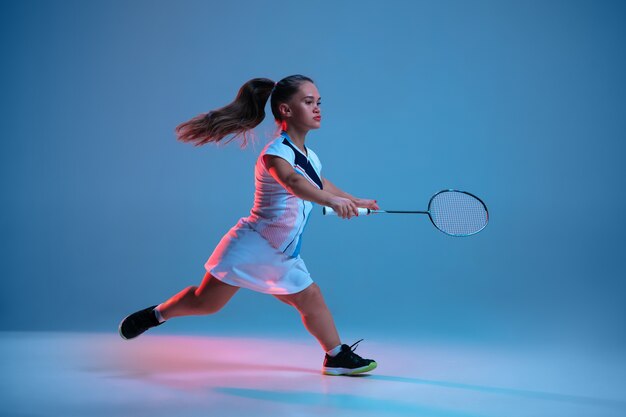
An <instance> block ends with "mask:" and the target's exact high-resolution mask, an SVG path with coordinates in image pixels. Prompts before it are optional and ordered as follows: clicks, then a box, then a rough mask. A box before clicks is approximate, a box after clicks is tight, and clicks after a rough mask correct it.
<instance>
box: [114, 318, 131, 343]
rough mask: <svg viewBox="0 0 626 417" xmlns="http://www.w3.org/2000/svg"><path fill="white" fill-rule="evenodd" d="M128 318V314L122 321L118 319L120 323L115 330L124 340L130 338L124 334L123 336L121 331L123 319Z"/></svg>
mask: <svg viewBox="0 0 626 417" xmlns="http://www.w3.org/2000/svg"><path fill="white" fill-rule="evenodd" d="M127 318H128V316H126V317H124V319H123V320H122V321H120V324H119V325H118V326H117V331H118V333H119V334H120V336H121V338H122V339H124V340H130V339H132V337H131V338H128V337H126V336H124V334H123V333H122V324H124V321H126V319H127Z"/></svg>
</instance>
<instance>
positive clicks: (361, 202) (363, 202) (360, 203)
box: [322, 178, 380, 210]
mask: <svg viewBox="0 0 626 417" xmlns="http://www.w3.org/2000/svg"><path fill="white" fill-rule="evenodd" d="M322 184H323V185H324V191H328V192H329V193H331V194H334V195H336V196H339V197H343V198H347V199H350V200H351V201H352V202H353V203H354V204H356V206H357V207H364V208H369V209H372V210H380V208H379V207H378V204H377V203H376V200H369V199H366V198H358V197H354V196H353V195H350V194H348V193H346V192H345V191H343V190H341V189H339V188H338V187H337V186H336V185H335V184H333V183H332V182H330V181H329V180H328V179H326V178H322Z"/></svg>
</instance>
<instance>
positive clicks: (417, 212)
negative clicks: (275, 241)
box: [322, 188, 489, 237]
mask: <svg viewBox="0 0 626 417" xmlns="http://www.w3.org/2000/svg"><path fill="white" fill-rule="evenodd" d="M449 192H455V193H463V194H467V195H469V196H470V197H473V198H475V199H476V200H478V201H479V202H480V204H482V206H483V208H484V209H485V214H486V216H487V221H486V222H485V225H484V226H483V227H481V228H480V229H478V230H476V231H475V232H472V233H467V234H465V233H464V234H455V233H448V232H446V231H445V230H442V229H440V228H439V226H437V225H436V224H435V221H434V220H433V216H432V215H431V214H430V207H431V205H432V203H433V200H434V199H435V197H437V196H438V195H439V194H441V193H449ZM359 210H361V209H359ZM364 210H367V212H366V213H364V214H366V215H370V214H384V213H388V214H428V218H429V219H430V222H431V223H432V224H433V226H435V227H436V228H437V230H439V231H440V232H441V233H445V234H446V235H448V236H454V237H465V236H472V235H475V234H476V233H478V232H480V231H481V230H483V229H484V228H485V227H487V224H488V223H489V210H488V209H487V205H486V204H485V202H484V201H483V200H481V199H480V198H479V197H477V196H475V195H474V194H472V193H470V192H467V191H461V190H455V189H452V188H450V189H445V190H441V191H439V192H438V193H436V194H435V195H433V196H432V197H431V198H430V200H429V201H428V210H427V211H406V210H372V209H364ZM322 214H324V215H326V214H328V210H327V207H323V208H322Z"/></svg>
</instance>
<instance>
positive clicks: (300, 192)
mask: <svg viewBox="0 0 626 417" xmlns="http://www.w3.org/2000/svg"><path fill="white" fill-rule="evenodd" d="M263 161H264V162H265V166H266V167H267V170H268V171H269V173H270V175H271V176H272V177H274V179H275V180H276V181H277V182H278V183H279V184H280V185H282V186H283V187H284V188H285V189H286V190H287V191H289V192H290V193H291V194H293V195H295V196H296V197H299V198H301V199H303V200H307V201H312V202H314V203H317V204H320V205H322V206H328V207H331V208H332V209H333V210H334V211H335V212H337V215H338V216H339V217H341V218H344V219H345V218H348V219H349V218H351V217H352V216H358V215H359V213H358V209H357V206H356V204H354V202H352V200H350V199H348V198H344V197H340V196H337V195H334V194H331V193H329V192H328V191H324V190H320V189H318V188H317V187H315V186H313V185H312V184H311V183H310V182H309V181H308V180H307V179H306V178H304V177H303V176H302V175H300V174H298V173H297V172H296V171H295V170H294V169H293V167H292V166H291V164H290V163H289V162H287V161H285V160H284V159H283V158H281V157H279V156H275V155H264V156H263Z"/></svg>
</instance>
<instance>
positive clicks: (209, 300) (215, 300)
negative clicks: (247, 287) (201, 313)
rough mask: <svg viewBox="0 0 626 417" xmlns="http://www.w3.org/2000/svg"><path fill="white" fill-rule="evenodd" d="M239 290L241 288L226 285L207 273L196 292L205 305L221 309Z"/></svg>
mask: <svg viewBox="0 0 626 417" xmlns="http://www.w3.org/2000/svg"><path fill="white" fill-rule="evenodd" d="M238 290H239V287H235V286H234V285H229V284H226V283H224V282H222V281H220V280H219V279H217V278H215V277H214V276H213V275H211V273H210V272H208V271H207V273H206V274H205V275H204V279H203V280H202V283H201V284H200V286H199V287H198V289H197V290H196V297H198V298H199V299H200V300H201V301H202V303H203V304H211V305H213V306H215V307H218V308H219V307H222V306H223V305H224V304H226V303H227V302H228V300H230V298H231V297H232V296H233V295H235V293H236V292H237V291H238Z"/></svg>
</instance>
